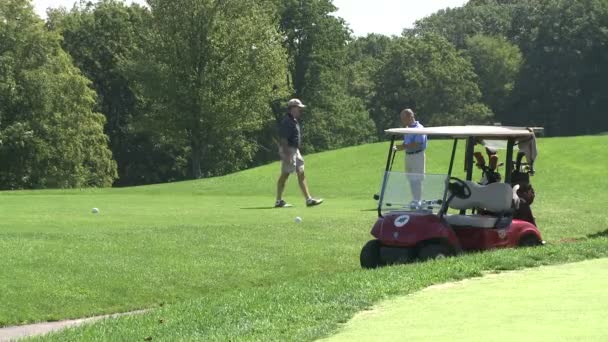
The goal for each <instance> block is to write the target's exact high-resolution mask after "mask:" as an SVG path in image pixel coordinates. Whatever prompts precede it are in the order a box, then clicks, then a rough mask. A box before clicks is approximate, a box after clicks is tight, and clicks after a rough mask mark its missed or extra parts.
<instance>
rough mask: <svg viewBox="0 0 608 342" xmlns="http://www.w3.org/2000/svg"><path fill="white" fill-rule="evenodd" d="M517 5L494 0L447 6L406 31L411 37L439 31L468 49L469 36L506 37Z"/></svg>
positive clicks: (453, 42)
mask: <svg viewBox="0 0 608 342" xmlns="http://www.w3.org/2000/svg"><path fill="white" fill-rule="evenodd" d="M514 8H515V7H514V6H511V5H508V4H495V3H492V4H487V5H484V6H468V5H467V6H464V7H458V8H452V9H449V8H448V9H445V10H440V11H438V12H437V13H435V14H432V15H430V16H428V17H426V18H424V19H421V20H419V21H417V22H416V25H415V27H414V29H412V30H407V31H405V33H406V34H409V35H412V36H416V35H421V34H427V33H434V34H439V35H441V36H443V37H445V38H446V39H448V40H449V41H450V42H451V43H452V44H454V45H455V46H456V47H457V48H458V49H465V48H466V41H467V38H469V37H472V36H475V35H478V34H482V35H487V36H507V35H508V34H509V32H511V22H512V21H511V15H512V12H513V11H514Z"/></svg>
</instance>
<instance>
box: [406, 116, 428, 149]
mask: <svg viewBox="0 0 608 342" xmlns="http://www.w3.org/2000/svg"><path fill="white" fill-rule="evenodd" d="M407 128H424V126H422V124H421V123H420V122H418V121H415V122H414V123H413V124H411V125H409V126H407ZM414 142H415V143H418V144H419V145H420V146H419V147H416V148H414V149H410V148H406V149H405V152H408V153H413V152H420V151H424V150H426V142H427V138H426V134H406V135H405V136H404V137H403V143H404V144H411V143H414Z"/></svg>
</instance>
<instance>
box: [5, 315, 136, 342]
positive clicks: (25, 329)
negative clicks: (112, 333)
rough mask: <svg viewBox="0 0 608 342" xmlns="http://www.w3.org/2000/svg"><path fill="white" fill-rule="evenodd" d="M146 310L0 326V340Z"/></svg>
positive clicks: (45, 332) (19, 337) (43, 332)
mask: <svg viewBox="0 0 608 342" xmlns="http://www.w3.org/2000/svg"><path fill="white" fill-rule="evenodd" d="M147 311H148V310H137V311H131V312H124V313H118V314H112V315H103V316H95V317H88V318H81V319H71V320H67V321H58V322H43V323H36V324H28V325H20V326H14V327H5V328H0V342H8V341H15V340H18V339H21V338H24V337H30V336H35V335H44V334H48V333H50V332H54V331H58V330H61V329H65V328H70V327H74V326H78V325H81V324H86V323H92V322H95V321H98V320H100V319H104V318H115V317H120V316H126V315H138V314H142V313H145V312H147Z"/></svg>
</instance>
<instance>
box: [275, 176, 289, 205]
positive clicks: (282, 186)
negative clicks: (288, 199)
mask: <svg viewBox="0 0 608 342" xmlns="http://www.w3.org/2000/svg"><path fill="white" fill-rule="evenodd" d="M287 178H289V173H285V172H281V175H280V176H279V180H278V181H277V202H279V201H280V200H282V199H283V191H285V183H286V182H287Z"/></svg>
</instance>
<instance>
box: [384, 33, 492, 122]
mask: <svg viewBox="0 0 608 342" xmlns="http://www.w3.org/2000/svg"><path fill="white" fill-rule="evenodd" d="M476 81H477V76H476V75H475V72H474V70H473V66H472V65H471V63H470V62H469V60H467V59H466V58H464V57H463V56H462V55H461V54H460V53H459V52H458V51H457V50H456V49H455V47H454V46H453V45H452V44H450V43H449V42H448V41H447V40H446V39H445V38H443V37H440V36H437V35H433V34H428V35H424V36H411V37H410V36H406V37H402V38H398V41H397V42H396V45H395V46H394V47H393V48H392V49H391V51H390V53H389V57H388V59H387V62H386V64H384V65H383V66H382V68H380V69H379V70H378V73H377V74H376V85H377V87H376V95H375V98H374V108H373V118H374V121H375V122H376V127H377V128H378V130H379V133H380V134H381V132H382V131H383V130H384V129H387V128H390V127H396V126H399V116H398V114H399V112H400V111H401V110H402V109H403V108H406V107H409V108H413V109H414V110H415V111H416V112H417V113H418V117H419V118H421V120H422V121H423V122H424V123H426V124H432V125H438V124H474V123H477V124H482V123H488V122H490V121H491V118H492V113H491V111H490V110H489V109H488V108H487V107H486V106H484V105H481V104H480V103H479V100H480V98H481V93H480V91H479V88H478V86H477V83H476ZM471 109H474V110H475V111H474V112H469V111H468V110H471Z"/></svg>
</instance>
